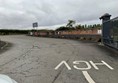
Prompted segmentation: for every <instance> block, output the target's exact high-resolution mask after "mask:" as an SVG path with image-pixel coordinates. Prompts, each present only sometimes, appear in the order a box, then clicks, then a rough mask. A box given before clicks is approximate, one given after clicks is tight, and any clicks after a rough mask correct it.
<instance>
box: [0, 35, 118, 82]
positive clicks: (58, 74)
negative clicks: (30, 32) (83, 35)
mask: <svg viewBox="0 0 118 83" xmlns="http://www.w3.org/2000/svg"><path fill="white" fill-rule="evenodd" d="M0 38H1V40H3V41H6V42H9V43H11V44H8V46H7V47H5V48H4V49H2V51H1V52H0V73H1V74H6V75H8V76H10V77H11V78H13V79H14V80H16V81H17V82H18V83H118V56H117V54H116V53H114V52H112V51H110V50H109V49H107V48H105V47H103V46H99V45H97V44H96V43H87V42H80V41H75V40H66V39H53V38H39V37H30V36H24V35H11V36H0ZM3 50H4V51H3Z"/></svg>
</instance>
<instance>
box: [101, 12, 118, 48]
mask: <svg viewBox="0 0 118 83" xmlns="http://www.w3.org/2000/svg"><path fill="white" fill-rule="evenodd" d="M110 16H111V15H109V14H105V15H103V16H102V17H101V18H100V19H103V28H102V40H103V41H102V42H103V44H105V45H108V46H110V47H112V48H115V49H117V50H118V17H116V18H114V19H111V20H110Z"/></svg>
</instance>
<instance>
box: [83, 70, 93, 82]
mask: <svg viewBox="0 0 118 83" xmlns="http://www.w3.org/2000/svg"><path fill="white" fill-rule="evenodd" d="M82 73H83V75H84V76H85V78H86V80H87V81H88V82H89V83H95V81H94V80H93V79H92V78H91V77H90V75H89V74H88V72H87V71H82Z"/></svg>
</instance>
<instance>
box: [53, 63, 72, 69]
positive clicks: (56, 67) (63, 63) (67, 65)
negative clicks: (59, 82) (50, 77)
mask: <svg viewBox="0 0 118 83" xmlns="http://www.w3.org/2000/svg"><path fill="white" fill-rule="evenodd" d="M62 64H65V66H66V67H67V68H68V70H71V67H70V66H69V65H68V64H67V62H66V61H62V62H61V63H60V64H59V65H57V66H56V67H55V70H57V69H58V68H59V67H60V66H61V65H62Z"/></svg>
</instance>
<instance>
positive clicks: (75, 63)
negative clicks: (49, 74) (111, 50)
mask: <svg viewBox="0 0 118 83" xmlns="http://www.w3.org/2000/svg"><path fill="white" fill-rule="evenodd" d="M89 62H90V64H91V65H92V66H93V68H95V69H96V70H99V68H98V67H97V66H106V67H108V68H109V69H110V70H114V68H113V67H111V66H110V65H109V64H107V63H106V62H105V61H101V63H94V62H93V61H89ZM89 62H87V61H74V62H73V68H75V69H77V70H82V71H86V70H89V69H91V68H92V67H91V65H90V64H89ZM81 63H85V64H86V65H87V67H83V68H80V67H77V65H79V64H81ZM63 64H64V65H65V66H66V68H67V69H68V70H71V67H70V66H69V64H68V63H67V62H66V61H62V62H61V63H59V64H58V65H57V66H56V67H55V70H57V69H58V68H59V67H61V65H63Z"/></svg>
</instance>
